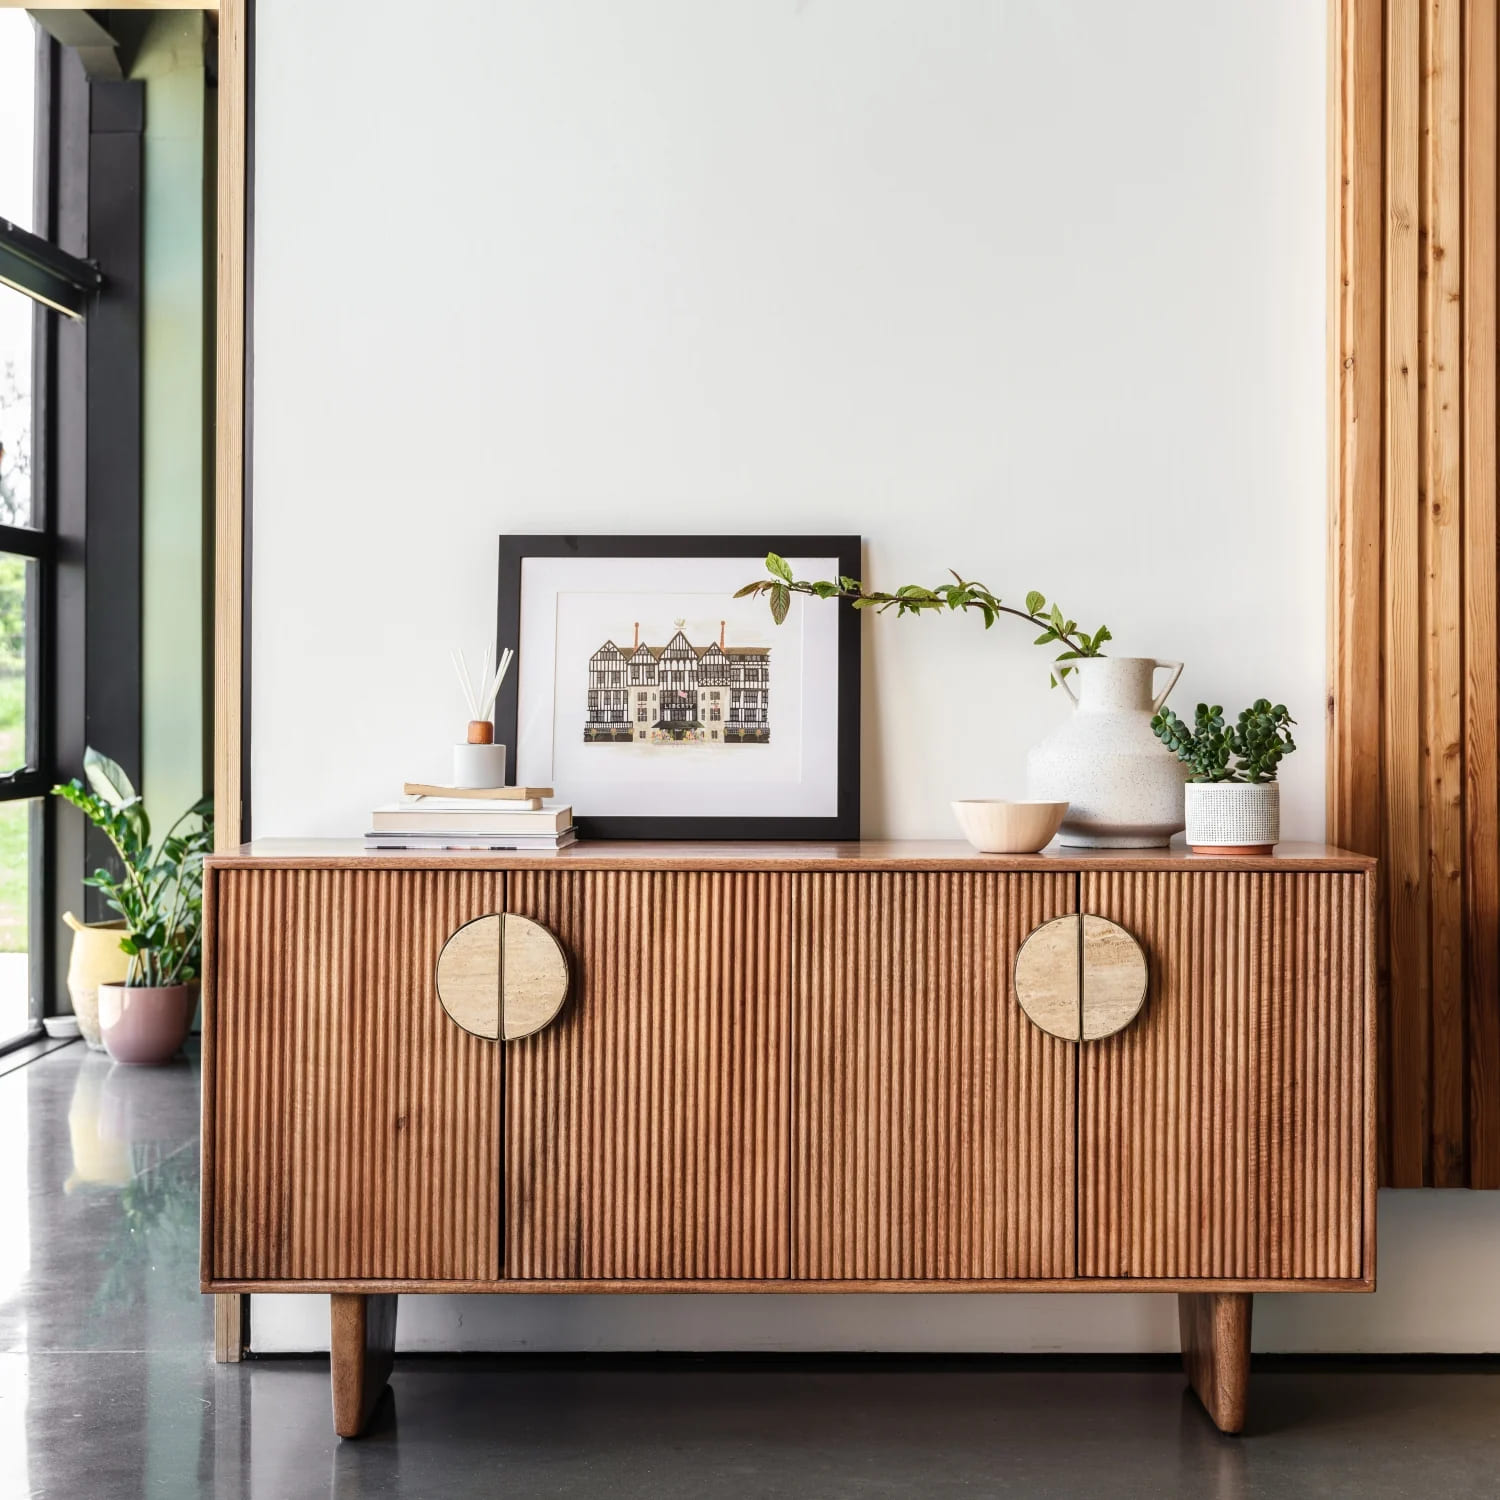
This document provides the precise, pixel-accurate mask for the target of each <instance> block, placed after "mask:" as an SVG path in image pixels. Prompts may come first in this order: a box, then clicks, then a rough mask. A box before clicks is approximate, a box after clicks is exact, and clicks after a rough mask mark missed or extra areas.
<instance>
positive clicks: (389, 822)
mask: <svg viewBox="0 0 1500 1500" xmlns="http://www.w3.org/2000/svg"><path fill="white" fill-rule="evenodd" d="M370 818H371V821H370V831H371V832H372V833H499V834H509V833H519V834H528V835H532V836H538V835H544V836H547V837H551V836H553V835H556V834H559V833H562V832H563V831H564V829H568V828H571V827H572V826H573V809H572V808H571V807H570V806H568V804H567V803H566V802H550V803H547V804H546V805H545V806H543V807H536V808H525V807H516V806H515V805H514V804H513V803H496V802H490V803H484V802H480V801H478V800H476V799H474V798H463V797H421V798H418V799H417V800H415V801H412V802H390V803H387V804H386V805H385V806H384V807H377V808H376V809H375V811H374V812H373V813H372V814H371V815H370Z"/></svg>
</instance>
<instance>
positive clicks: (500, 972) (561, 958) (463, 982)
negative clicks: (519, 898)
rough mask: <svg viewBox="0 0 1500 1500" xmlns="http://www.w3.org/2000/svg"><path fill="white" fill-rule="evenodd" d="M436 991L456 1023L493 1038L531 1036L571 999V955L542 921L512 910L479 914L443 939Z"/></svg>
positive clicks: (553, 1018)
mask: <svg viewBox="0 0 1500 1500" xmlns="http://www.w3.org/2000/svg"><path fill="white" fill-rule="evenodd" d="M437 993H438V999H439V1000H440V1001H441V1002H442V1006H443V1009H444V1010H445V1011H447V1012H448V1017H449V1019H450V1020H451V1021H453V1022H454V1024H455V1025H458V1026H461V1027H463V1029H464V1030H465V1031H467V1032H471V1033H472V1034H473V1035H474V1036H482V1037H486V1038H488V1039H489V1040H490V1041H503V1042H513V1041H516V1040H517V1039H518V1038H520V1037H523V1036H531V1035H533V1034H534V1033H535V1032H538V1031H540V1030H541V1029H542V1028H543V1027H544V1026H547V1025H550V1024H551V1022H552V1021H554V1020H555V1019H556V1018H557V1013H558V1012H559V1011H560V1010H561V1009H562V1007H563V1001H565V1000H566V999H567V998H568V958H567V954H565V953H564V952H563V947H562V944H561V943H559V942H558V940H557V938H556V937H555V936H554V934H552V933H551V932H549V931H548V930H547V929H546V928H545V927H543V926H542V924H541V923H540V922H534V921H532V919H531V918H530V917H518V916H516V915H514V914H513V913H511V912H502V913H499V914H498V915H490V916H484V917H475V918H474V920H473V921H472V922H465V923H464V925H463V926H462V927H460V928H459V929H458V931H457V932H455V933H453V934H452V936H451V937H449V939H448V941H447V942H446V943H444V944H443V951H442V952H441V953H439V954H438V961H437Z"/></svg>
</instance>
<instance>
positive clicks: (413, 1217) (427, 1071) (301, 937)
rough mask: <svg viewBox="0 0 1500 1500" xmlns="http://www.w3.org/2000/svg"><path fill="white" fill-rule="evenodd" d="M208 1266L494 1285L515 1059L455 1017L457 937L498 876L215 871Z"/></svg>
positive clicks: (280, 1275)
mask: <svg viewBox="0 0 1500 1500" xmlns="http://www.w3.org/2000/svg"><path fill="white" fill-rule="evenodd" d="M211 878H212V882H213V890H212V892H211V901H212V907H213V913H214V930H213V950H212V952H213V956H214V958H213V966H212V968H211V970H210V973H209V975H208V985H207V989H206V993H205V1032H206V1033H207V1034H208V1035H209V1036H210V1038H211V1042H212V1046H211V1051H210V1053H209V1054H208V1056H209V1061H208V1063H207V1064H206V1079H205V1090H206V1091H210V1092H211V1104H210V1108H209V1110H208V1111H207V1113H206V1117H205V1137H204V1155H205V1159H206V1160H207V1161H208V1162H209V1163H210V1169H209V1174H208V1176H209V1182H208V1185H207V1188H206V1191H207V1192H208V1194H210V1195H211V1209H210V1212H209V1213H208V1217H207V1218H206V1221H205V1234H204V1253H205V1259H206V1261H207V1265H206V1268H205V1270H206V1274H208V1275H210V1276H213V1277H217V1278H222V1279H229V1280H233V1279H244V1280H257V1279H270V1280H275V1279H287V1280H297V1279H301V1278H308V1277H324V1278H335V1279H338V1278H349V1279H363V1278H381V1277H386V1278H402V1277H416V1278H422V1277H438V1278H443V1277H456V1278H493V1277H495V1276H497V1275H498V1274H499V1271H500V1245H499V1225H500V1182H499V1175H500V1160H499V1132H500V1057H501V1054H500V1049H499V1047H498V1046H497V1045H496V1044H495V1043H493V1042H487V1041H484V1040H481V1039H479V1038H477V1037H473V1036H470V1035H469V1034H468V1033H467V1032H465V1031H463V1030H462V1029H461V1028H460V1027H458V1026H456V1025H454V1024H453V1022H452V1021H451V1020H450V1019H449V1018H448V1016H447V1015H446V1013H445V1012H444V1011H443V1008H442V1006H441V1005H440V1004H439V1002H438V998H437V993H436V989H435V986H434V982H433V974H434V970H435V967H436V962H437V955H438V952H439V950H440V949H441V947H442V945H443V943H444V941H445V940H446V939H447V937H448V935H449V934H450V933H451V932H453V931H454V930H455V929H456V928H458V927H459V926H461V925H462V924H463V923H465V922H467V921H469V920H471V919H472V918H474V917H476V916H479V915H481V914H483V913H485V912H490V911H498V910H501V909H503V904H504V901H503V897H504V876H503V875H499V874H495V873H492V872H486V871H473V872H463V871H446V870H445V871H432V872H422V873H417V872H403V871H384V870H381V871H370V872H368V873H365V874H359V875H355V874H350V873H348V872H344V871H336V870H329V871H318V870H282V871H276V870H265V871H260V870H257V871H253V872H252V871H241V870H229V871H218V872H215V873H214V874H213V875H212V877H211Z"/></svg>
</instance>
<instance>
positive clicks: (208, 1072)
mask: <svg viewBox="0 0 1500 1500" xmlns="http://www.w3.org/2000/svg"><path fill="white" fill-rule="evenodd" d="M1374 879H1375V872H1374V865H1373V862H1372V861H1371V860H1368V859H1366V858H1364V857H1362V856H1359V855H1353V854H1345V853H1342V852H1340V851H1338V850H1334V849H1327V848H1323V847H1321V846H1300V845H1289V844H1288V845H1281V846H1280V847H1279V849H1278V851H1277V853H1276V854H1275V855H1274V856H1269V857H1264V858H1204V857H1195V856H1192V855H1188V854H1186V853H1184V852H1181V851H1178V850H1170V851H1169V850H1146V851H1139V850H1129V851H1126V850H1118V851H1108V850H1099V851H1093V850H1060V851H1056V852H1044V853H1042V854H1039V855H1025V856H1002V855H995V856H987V855H981V854H976V853H975V852H973V851H972V850H970V849H969V848H968V846H966V845H961V844H947V843H933V844H917V843H862V844H825V845H752V844H703V845H689V844H611V843H594V844H588V843H585V844H579V845H575V846H574V847H573V848H571V849H568V850H566V851H564V852H562V853H560V854H545V855H543V854H478V855H476V854H467V853H464V854H460V853H457V852H454V853H436V854H434V853H421V854H390V853H382V854H367V853H364V852H362V851H360V850H359V849H358V848H357V846H353V845H340V844H300V843H290V842H287V843H275V842H272V843H265V844H255V845H249V846H246V847H245V848H243V849H241V850H239V851H237V852H234V853H228V854H222V855H217V856H215V857H213V858H212V859H211V860H210V861H209V864H208V877H207V882H206V898H205V899H206V910H207V953H208V958H207V964H206V973H205V986H204V1009H203V1014H204V1053H203V1059H204V1091H203V1235H202V1285H203V1290H204V1291H205V1292H256V1291H278V1292H299V1291H300V1292H330V1293H333V1294H334V1295H333V1316H332V1340H333V1382H334V1410H335V1421H336V1425H337V1427H338V1430H339V1432H340V1433H342V1434H344V1435H346V1436H347V1435H354V1434H356V1433H357V1432H359V1431H360V1430H361V1428H362V1427H363V1424H364V1422H365V1420H366V1418H367V1416H368V1414H369V1411H370V1409H371V1407H372V1405H373V1402H374V1400H375V1399H376V1397H377V1396H378V1395H379V1393H380V1390H381V1389H382V1388H383V1386H384V1384H385V1380H386V1377H387V1375H388V1373H389V1370H390V1366H391V1354H392V1348H393V1339H394V1329H395V1297H396V1295H397V1294H399V1293H402V1292H437V1291H444V1292H644V1291H658V1292H659V1291H679V1292H747V1291H775V1292H849V1291H859V1292H872V1291H878V1292H909V1291H927V1292H934V1291H953V1292H963V1291H984V1292H1002V1291H1049V1292H1069V1291H1080V1292H1081V1291H1160V1292H1176V1293H1178V1294H1179V1297H1180V1304H1181V1324H1182V1337H1183V1354H1184V1362H1185V1365H1186V1368H1187V1372H1188V1375H1189V1378H1190V1379H1191V1381H1192V1383H1193V1386H1194V1388H1195V1389H1196V1390H1197V1391H1198V1393H1199V1395H1200V1397H1201V1398H1202V1400H1203V1402H1204V1405H1205V1406H1206V1407H1207V1408H1208V1410H1209V1412H1210V1414H1211V1415H1212V1417H1213V1419H1214V1420H1215V1421H1216V1422H1217V1423H1218V1425H1219V1426H1220V1427H1221V1428H1223V1429H1225V1430H1226V1431H1236V1430H1238V1429H1239V1427H1240V1425H1241V1423H1242V1421H1243V1416H1244V1402H1245V1392H1246V1385H1247V1379H1248V1370H1249V1336H1250V1305H1251V1304H1250V1299H1251V1296H1252V1294H1253V1293H1255V1292H1257V1291H1309V1290H1318V1291H1368V1290H1371V1289H1372V1288H1373V1286H1374V1277H1375V1176H1374V1171H1375V1157H1374V1145H1373V1142H1374V1126H1375V1097H1374V1086H1375V1006H1374V988H1373V986H1374V974H1373V970H1372V964H1371V958H1370V953H1371V933H1372V913H1373V909H1374ZM497 913H511V914H514V915H516V916H521V917H526V918H530V919H532V920H533V921H534V922H536V923H538V924H540V925H541V926H542V927H544V928H546V929H547V930H548V931H550V933H551V934H552V935H553V936H555V938H556V939H557V941H558V943H559V944H560V945H561V950H562V953H563V954H564V955H565V958H566V969H567V973H568V979H567V996H566V1001H565V1003H564V1004H563V1006H562V1008H561V1010H560V1011H559V1012H558V1013H557V1015H556V1018H555V1019H554V1020H553V1021H552V1022H551V1024H550V1025H546V1026H545V1027H544V1029H542V1030H540V1031H537V1032H536V1033H535V1034H534V1035H529V1036H526V1037H523V1038H521V1039H519V1040H515V1041H496V1040H491V1039H489V1037H487V1036H481V1035H475V1034H473V1032H471V1031H469V1030H466V1029H464V1027H463V1026H461V1025H460V1024H458V1022H457V1021H455V1020H454V1019H453V1018H452V1017H450V1014H449V1011H448V1010H447V1009H445V1003H444V1002H445V1000H448V999H449V997H448V996H447V995H446V994H445V995H443V996H440V995H439V992H438V980H437V974H438V968H439V957H440V955H441V953H442V951H443V949H444V946H445V944H447V943H448V940H449V939H450V938H451V937H452V936H453V935H454V934H455V933H456V932H458V931H459V930H460V929H462V928H464V927H465V925H466V924H468V923H471V922H473V921H474V919H476V918H480V917H484V916H489V915H492V914H497ZM1071 913H1085V914H1093V915H1095V916H1098V917H1103V918H1107V919H1109V921H1110V922H1112V923H1114V924H1117V925H1118V927H1119V928H1122V929H1123V930H1124V934H1128V935H1129V937H1128V938H1126V937H1124V936H1123V935H1122V941H1125V942H1129V941H1130V940H1131V939H1133V940H1134V943H1135V944H1138V945H1139V949H1140V951H1141V953H1142V954H1143V955H1144V961H1145V975H1146V981H1145V1000H1144V1003H1143V1004H1141V1005H1140V1008H1139V1011H1138V1013H1135V1014H1134V1015H1133V1019H1128V1020H1126V1021H1125V1022H1124V1024H1123V1025H1122V1029H1120V1030H1118V1031H1116V1032H1114V1034H1112V1035H1109V1036H1105V1037H1101V1038H1099V1039H1098V1040H1082V1041H1075V1040H1071V1039H1069V1036H1070V1035H1080V1034H1081V1035H1083V1036H1084V1037H1088V1036H1089V1035H1090V1034H1091V1032H1090V1028H1089V1024H1088V1007H1089V1004H1090V1001H1089V994H1090V989H1089V986H1090V984H1091V982H1092V981H1091V980H1090V977H1089V973H1088V972H1087V971H1085V970H1083V969H1081V970H1080V972H1079V974H1078V975H1077V976H1073V975H1071V974H1069V973H1067V972H1066V971H1063V972H1062V973H1061V977H1060V980H1059V982H1060V983H1062V984H1063V985H1064V987H1065V993H1066V994H1069V995H1071V994H1073V993H1076V994H1077V995H1078V997H1079V999H1078V1004H1079V1026H1078V1029H1077V1030H1075V1031H1073V1032H1071V1033H1068V1029H1067V1028H1068V1017H1067V1013H1066V1012H1067V1003H1065V1004H1064V1006H1063V1026H1062V1028H1061V1029H1063V1031H1064V1033H1065V1034H1064V1035H1062V1036H1058V1035H1053V1034H1051V1033H1050V1032H1049V1031H1044V1030H1042V1029H1041V1027H1040V1026H1039V1025H1038V1024H1035V1023H1034V1022H1033V1021H1032V1020H1031V1019H1030V1016H1029V1015H1028V1012H1027V1010H1025V1009H1023V1008H1022V1006H1021V1004H1020V1003H1018V999H1017V993H1016V979H1015V971H1016V959H1017V955H1018V953H1019V952H1020V949H1021V947H1022V944H1023V943H1024V942H1025V941H1026V939H1027V938H1028V937H1029V936H1030V935H1031V934H1032V933H1033V932H1034V931H1036V930H1037V929H1038V928H1039V927H1041V926H1042V925H1043V924H1046V923H1048V922H1052V921H1055V919H1057V918H1060V917H1066V916H1068V915H1069V914H1071ZM490 925H491V928H493V929H495V930H500V928H501V924H490ZM523 925H524V924H523ZM1074 926H1075V927H1077V928H1078V929H1079V930H1080V931H1081V930H1082V928H1081V924H1077V923H1075V924H1074ZM1101 930H1102V928H1101ZM455 951H456V950H455ZM1060 951H1062V952H1064V953H1066V944H1064V946H1063V948H1062V949H1061V950H1060ZM1078 952H1079V955H1080V956H1079V958H1078V963H1079V964H1080V965H1083V964H1084V959H1083V957H1082V955H1083V952H1084V946H1083V944H1082V942H1081V941H1080V943H1079V945H1078ZM1068 985H1071V986H1073V988H1072V989H1067V988H1066V987H1067V986H1068ZM471 988H472V986H471ZM1137 998H1138V997H1137ZM469 1000H470V1001H471V1000H472V995H471V996H470V997H469ZM450 1003H451V1002H450ZM494 1010H495V1007H494V1005H493V1004H492V1005H491V1006H490V1013H491V1014H492V1015H493V1014H494ZM455 1014H458V1015H464V1014H466V1012H465V1011H463V1010H460V1009H455ZM1120 1014H1122V1015H1124V1016H1127V1017H1128V1016H1130V1015H1131V1011H1130V1009H1128V1008H1127V1009H1126V1010H1125V1011H1124V1012H1122V1013H1120ZM1117 1020H1118V1016H1117ZM1111 1024H1115V1023H1114V1022H1112V1023H1111ZM1054 1029H1056V1028H1054ZM492 1034H493V1033H492Z"/></svg>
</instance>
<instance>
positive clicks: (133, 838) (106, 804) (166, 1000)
mask: <svg viewBox="0 0 1500 1500" xmlns="http://www.w3.org/2000/svg"><path fill="white" fill-rule="evenodd" d="M83 772H84V776H85V777H86V779H87V781H88V785H87V786H85V785H84V784H83V782H81V781H79V780H78V779H77V778H76V777H75V778H74V779H73V780H72V781H70V782H69V783H68V784H67V785H66V786H57V787H54V788H53V789H52V790H53V792H54V793H55V794H56V795H57V796H59V797H61V798H63V799H64V800H65V801H67V802H70V803H72V805H73V806H74V807H76V808H78V809H79V811H80V812H82V813H83V815H84V816H85V817H86V818H87V819H88V820H89V821H90V822H91V823H92V824H93V825H94V826H95V827H96V828H98V829H100V830H101V831H102V832H103V833H104V835H105V836H106V837H107V838H108V839H109V841H110V843H111V845H113V847H114V851H115V854H116V855H117V856H118V858H119V862H120V867H121V872H120V873H119V874H118V875H116V874H114V873H112V872H111V871H109V870H98V871H96V872H95V873H94V874H93V875H91V876H89V877H88V879H87V880H86V881H85V882H84V883H85V884H86V885H91V886H93V887H94V888H95V889H96V890H100V891H103V892H104V898H105V900H106V901H107V902H108V904H109V905H110V906H111V907H113V908H114V910H115V911H117V912H118V913H119V914H120V916H121V917H122V918H123V919H124V931H123V932H122V934H121V935H120V940H119V941H120V949H121V951H122V952H123V953H125V954H126V955H127V957H128V958H129V965H128V967H127V969H126V973H125V978H124V980H123V982H122V983H119V984H101V985H100V986H99V1030H100V1033H101V1035H102V1036H103V1038H104V1046H105V1049H106V1050H107V1051H108V1053H109V1055H110V1056H111V1057H112V1058H114V1060H115V1061H116V1062H122V1063H163V1062H166V1061H167V1060H168V1059H170V1058H171V1057H172V1056H173V1055H174V1054H175V1053H176V1052H177V1049H178V1048H179V1047H181V1046H182V1043H183V1041H184V1040H185V1039H186V1037H187V1033H188V1027H189V1026H190V1025H191V1024H192V1019H193V1011H194V1010H195V1009H196V1007H197V1004H198V985H197V981H198V974H199V968H200V965H201V963H202V953H203V856H204V855H205V854H206V853H207V852H208V851H209V849H210V848H211V847H212V845H213V804H212V803H211V802H210V801H209V799H208V798H204V799H202V800H201V801H199V802H197V803H195V804H194V805H193V806H192V807H190V808H189V809H188V810H187V811H186V812H185V813H183V814H182V816H181V817H180V818H178V819H177V821H176V822H175V823H174V824H173V825H172V826H171V827H170V828H169V829H168V830H167V833H166V836H165V837H164V838H163V839H162V840H161V841H160V843H158V844H157V845H156V846H155V847H153V846H152V843H151V821H150V819H149V818H148V817H147V816H146V809H145V807H144V806H143V804H142V802H141V798H140V796H139V794H138V793H137V792H136V790H135V788H134V787H133V786H132V785H131V784H130V778H129V777H128V776H127V775H126V774H125V772H124V771H123V770H122V769H121V768H120V767H119V766H118V765H116V764H115V762H114V761H112V760H110V759H109V758H108V756H104V755H100V754H99V752H98V751H96V750H92V749H91V750H89V751H88V752H87V754H86V755H85V756H84V759H83Z"/></svg>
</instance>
